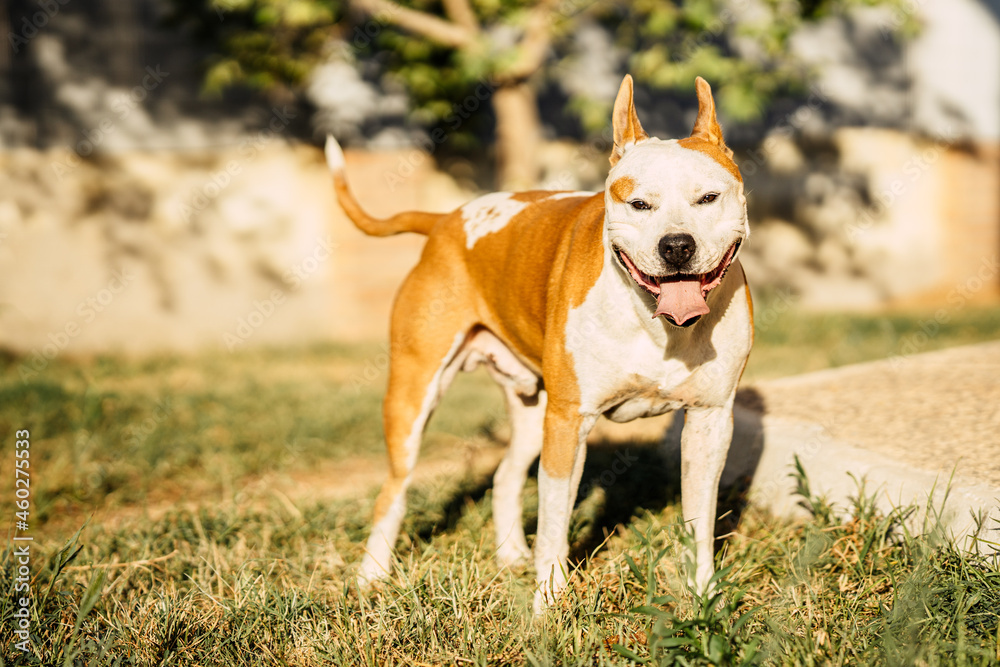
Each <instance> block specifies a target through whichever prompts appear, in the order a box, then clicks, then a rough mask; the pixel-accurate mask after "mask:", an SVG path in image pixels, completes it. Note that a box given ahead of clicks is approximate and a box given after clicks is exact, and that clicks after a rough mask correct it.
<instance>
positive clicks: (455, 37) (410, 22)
mask: <svg viewBox="0 0 1000 667" xmlns="http://www.w3.org/2000/svg"><path fill="white" fill-rule="evenodd" d="M354 4H355V6H357V7H358V8H360V9H361V10H362V11H364V12H365V13H366V14H368V15H370V16H371V17H372V18H373V19H375V20H377V21H382V22H385V23H393V24H395V25H397V26H399V27H400V28H403V29H404V30H408V31H410V32H413V33H416V34H418V35H420V36H422V37H426V38H427V39H429V40H431V41H432V42H437V43H438V44H442V45H444V46H452V47H455V48H456V49H461V48H465V47H468V46H469V45H471V44H472V41H473V36H472V33H470V32H469V30H468V29H466V28H464V27H462V26H459V25H456V24H455V23H452V22H451V21H445V20H443V19H439V18H438V17H436V16H433V15H431V14H427V13H425V12H421V11H417V10H415V9H409V8H407V7H401V6H399V5H397V4H396V3H395V2H392V0H354Z"/></svg>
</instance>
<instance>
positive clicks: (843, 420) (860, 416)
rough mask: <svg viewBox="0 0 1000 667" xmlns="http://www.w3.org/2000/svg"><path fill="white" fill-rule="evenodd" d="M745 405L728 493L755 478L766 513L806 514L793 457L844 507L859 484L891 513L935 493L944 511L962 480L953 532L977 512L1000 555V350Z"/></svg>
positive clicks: (864, 372)
mask: <svg viewBox="0 0 1000 667" xmlns="http://www.w3.org/2000/svg"><path fill="white" fill-rule="evenodd" d="M738 403H739V405H738V406H737V409H736V435H735V437H734V443H733V452H732V455H731V457H730V464H729V466H728V467H727V471H726V474H725V476H724V480H723V481H724V482H726V481H730V482H731V481H733V480H734V479H735V478H736V477H738V476H741V475H746V474H751V475H752V476H753V482H752V484H751V498H752V499H754V500H755V501H756V502H760V503H763V504H765V505H768V506H769V507H771V508H772V509H773V510H774V511H776V512H778V513H783V514H785V513H793V512H795V503H796V499H795V498H794V497H793V496H792V495H791V494H790V490H791V488H792V487H793V481H792V480H791V479H790V478H789V477H788V472H789V470H790V466H791V462H792V460H793V456H794V455H798V457H799V459H800V460H801V461H802V463H803V465H804V467H805V469H806V472H807V474H808V476H809V479H810V481H811V483H812V485H813V487H814V488H815V489H818V490H819V491H821V492H824V493H826V494H828V496H829V497H830V498H832V499H834V500H836V501H839V502H840V503H841V504H842V505H843V504H845V503H846V502H847V499H848V498H849V497H850V496H851V495H854V494H856V492H857V486H856V484H855V482H854V481H853V480H852V479H851V477H850V475H849V474H848V473H850V474H853V475H854V476H855V477H857V478H861V477H866V478H867V483H868V485H867V488H868V490H869V491H875V490H877V491H878V498H879V499H880V502H881V503H882V504H883V505H884V506H886V507H887V506H889V505H891V504H893V503H895V504H899V503H910V502H914V501H916V502H919V503H922V504H924V503H926V501H927V500H928V497H929V495H930V494H931V492H932V490H933V491H934V496H933V499H934V502H935V504H936V506H938V507H941V506H942V503H943V502H944V488H945V487H946V486H948V482H949V478H951V485H950V491H949V495H948V499H947V504H946V505H945V506H944V514H945V523H946V524H947V526H948V527H949V528H950V529H951V530H953V531H954V532H955V533H956V534H957V535H961V534H965V533H967V532H968V531H969V530H970V529H971V527H972V526H973V525H974V522H973V521H972V519H971V516H970V511H971V512H977V511H983V512H986V513H987V514H988V515H990V516H991V517H992V519H988V520H987V522H986V525H987V528H988V530H987V531H986V532H984V533H983V535H982V536H983V537H984V538H985V539H988V540H990V541H992V542H994V543H996V547H994V548H1000V341H997V342H992V343H986V344H980V345H972V346H967V347H960V348H953V349H950V350H942V351H938V352H931V353H926V354H918V355H912V356H908V357H902V358H895V359H888V360H884V361H878V362H872V363H866V364H858V365H855V366H847V367H843V368H836V369H830V370H825V371H820V372H817V373H809V374H806V375H800V376H795V377H789V378H782V379H779V380H772V381H765V382H761V383H759V384H757V385H755V386H753V387H749V388H747V389H745V390H743V391H742V393H741V396H740V400H739V401H738ZM952 475H954V476H953V477H952ZM980 546H981V547H984V546H986V545H980ZM986 548H988V546H986Z"/></svg>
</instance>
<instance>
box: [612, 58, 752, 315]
mask: <svg viewBox="0 0 1000 667" xmlns="http://www.w3.org/2000/svg"><path fill="white" fill-rule="evenodd" d="M696 87H697V89H698V118H697V120H696V121H695V124H694V130H693V131H692V132H691V136H690V137H688V138H686V139H681V140H679V141H678V140H674V139H671V140H669V141H662V140H660V139H657V138H655V137H650V136H649V135H647V134H646V133H645V132H644V131H643V129H642V126H641V125H640V124H639V118H638V117H637V116H636V113H635V105H634V104H633V103H632V77H630V76H628V75H626V76H625V80H624V81H622V85H621V88H620V89H619V91H618V97H617V99H616V100H615V108H614V113H613V118H612V123H613V125H614V139H615V145H614V148H613V150H612V152H611V171H610V173H609V174H608V180H607V187H606V188H605V195H604V199H605V208H606V217H605V224H606V238H607V240H608V242H609V243H610V250H611V252H612V254H613V255H614V257H615V259H616V261H617V262H618V264H619V268H620V269H621V271H622V272H623V277H625V278H626V279H627V280H630V281H632V282H634V283H635V286H636V288H637V289H640V290H644V291H645V292H648V293H649V294H651V295H652V296H653V297H654V298H655V299H656V310H655V312H654V315H653V317H659V316H660V315H663V316H665V317H666V318H667V320H668V321H669V322H670V323H671V324H673V325H675V326H689V325H691V324H694V323H695V322H696V321H697V320H698V319H699V318H700V317H701V316H702V315H704V314H706V313H708V312H709V307H708V303H707V301H706V299H707V297H708V295H709V293H710V292H711V291H712V290H713V289H714V288H715V287H717V286H718V285H719V284H720V283H721V282H722V278H723V276H724V275H725V273H726V270H727V269H728V268H729V266H730V264H732V262H733V260H734V258H735V257H736V253H737V251H739V248H740V244H741V243H742V242H743V241H744V239H746V238H747V236H748V235H749V233H750V230H749V227H748V226H747V212H746V197H745V196H744V194H743V179H742V177H741V176H740V171H739V168H738V167H737V166H736V163H735V162H733V159H732V156H733V152H732V151H731V150H730V149H729V148H727V147H726V145H725V143H724V142H723V140H722V130H721V129H720V128H719V123H718V121H717V120H716V118H715V101H714V100H713V99H712V89H711V88H710V87H709V85H708V83H707V82H706V81H705V80H704V79H702V78H701V77H698V79H697V80H696Z"/></svg>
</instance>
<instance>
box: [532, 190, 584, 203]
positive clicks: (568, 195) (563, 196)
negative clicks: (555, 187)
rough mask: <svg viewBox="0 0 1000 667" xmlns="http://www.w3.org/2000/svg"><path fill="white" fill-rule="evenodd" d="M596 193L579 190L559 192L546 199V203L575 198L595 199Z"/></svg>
mask: <svg viewBox="0 0 1000 667" xmlns="http://www.w3.org/2000/svg"><path fill="white" fill-rule="evenodd" d="M595 194H597V193H596V192H584V191H583V190H578V191H577V192H557V193H555V194H554V195H549V196H548V197H546V198H545V201H556V200H559V199H572V198H573V197H593V196H594V195H595Z"/></svg>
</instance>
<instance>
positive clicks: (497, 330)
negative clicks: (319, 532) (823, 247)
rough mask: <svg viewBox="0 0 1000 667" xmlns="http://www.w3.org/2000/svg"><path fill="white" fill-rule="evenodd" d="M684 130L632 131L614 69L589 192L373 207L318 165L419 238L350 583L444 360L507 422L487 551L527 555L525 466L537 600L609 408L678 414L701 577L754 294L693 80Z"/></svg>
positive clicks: (340, 194) (631, 110) (386, 507)
mask: <svg viewBox="0 0 1000 667" xmlns="http://www.w3.org/2000/svg"><path fill="white" fill-rule="evenodd" d="M696 90H697V95H698V115H697V119H696V121H695V124H694V129H693V130H692V132H691V135H690V136H689V137H686V138H684V139H680V140H660V139H657V138H654V137H650V136H648V135H647V134H646V132H645V131H644V130H643V129H642V126H641V125H640V123H639V119H638V116H637V115H636V111H635V105H634V103H633V86H632V78H631V76H628V75H626V76H625V78H624V80H623V81H622V84H621V88H620V89H619V91H618V96H617V98H616V100H615V105H614V110H613V112H612V115H613V118H612V124H613V128H614V147H613V149H612V152H611V156H610V161H611V169H610V172H609V174H608V178H607V182H606V188H605V191H604V192H600V193H590V192H551V191H529V192H519V193H509V192H498V193H493V194H488V195H485V196H482V197H479V198H478V199H475V200H473V201H471V202H469V203H468V204H466V205H464V206H462V207H461V208H459V209H457V210H455V211H452V212H451V213H443V214H436V213H421V212H406V213H400V214H397V215H394V216H392V217H389V218H386V219H375V218H373V217H371V216H369V215H368V214H367V213H365V212H364V210H363V209H362V208H361V206H360V205H359V204H358V202H357V200H355V198H354V196H353V195H352V194H351V191H350V189H349V187H348V184H347V180H346V178H345V170H344V158H343V153H342V152H341V149H340V146H339V145H338V144H337V142H336V140H335V139H334V138H333V137H332V136H331V137H328V139H327V146H326V156H327V163H328V165H329V168H330V171H331V173H332V177H333V184H334V188H335V190H336V194H337V198H338V200H339V202H340V205H341V207H342V208H343V209H344V212H345V213H346V214H347V216H348V217H349V218H350V219H351V220H352V221H353V222H354V224H355V225H356V226H357V227H358V228H360V229H361V231H363V232H364V233H366V234H369V235H374V236H387V235H391V234H399V233H402V232H413V233H417V234H424V235H426V236H427V242H426V245H425V246H424V249H423V254H422V255H421V258H420V261H419V263H418V264H417V265H416V267H415V268H414V269H413V270H412V271H411V272H410V274H409V275H408V277H407V278H406V280H405V281H404V283H403V285H402V286H401V287H400V289H399V292H398V293H397V295H396V300H395V303H394V305H393V310H392V318H391V326H390V359H391V361H390V369H389V381H388V389H387V391H386V395H385V401H384V405H383V419H384V427H385V438H386V445H387V448H388V454H389V468H390V469H389V476H388V479H387V481H386V482H385V484H384V485H383V487H382V489H381V491H380V493H379V495H378V498H377V500H376V503H375V516H374V522H373V527H372V530H371V534H370V537H369V539H368V542H367V546H366V554H365V556H364V559H363V560H362V563H361V566H360V571H359V574H358V581H359V583H360V584H361V585H362V586H366V585H368V584H370V583H371V582H373V581H375V580H378V579H382V578H384V577H386V576H387V575H388V573H389V571H390V559H391V556H392V549H393V546H394V544H395V542H396V538H397V536H398V533H399V527H400V523H401V521H402V519H403V515H404V513H405V511H406V490H407V486H408V484H409V481H410V476H411V473H412V471H413V468H414V465H415V463H416V461H417V455H418V452H419V449H420V442H421V437H422V434H423V431H424V427H425V426H426V424H427V420H428V419H429V418H430V416H431V413H432V412H433V410H434V408H435V406H436V405H437V404H438V401H439V399H440V398H441V396H442V394H443V393H444V391H445V389H446V388H447V387H448V385H449V383H450V382H451V381H452V379H453V378H454V377H455V375H456V374H457V373H458V372H459V371H460V370H465V371H468V370H473V369H474V368H476V367H477V366H479V365H481V364H482V365H485V366H486V368H487V369H488V371H489V373H490V374H491V375H492V377H493V378H494V379H495V380H496V381H497V382H498V383H499V384H500V386H501V387H502V389H503V391H504V394H505V398H506V403H507V408H508V411H509V415H510V421H511V429H512V435H511V440H510V445H509V448H508V451H507V452H506V454H505V456H504V458H503V460H502V462H501V463H500V466H499V467H498V469H497V471H496V475H495V478H494V488H493V518H494V522H495V524H496V556H497V558H498V560H499V562H500V563H501V564H503V565H508V566H513V565H515V564H519V563H523V562H525V561H527V560H528V559H529V558H530V556H531V551H530V550H529V548H528V544H527V541H526V540H525V536H524V530H523V527H522V523H521V522H522V519H521V491H522V488H523V486H524V482H525V478H526V476H527V472H528V469H529V467H530V466H531V464H532V463H533V462H534V460H535V459H536V457H538V456H539V454H540V455H541V461H540V465H539V468H538V494H539V508H538V532H537V535H536V537H535V544H534V560H535V569H536V583H537V588H536V591H535V599H534V609H535V612H536V613H540V612H541V611H542V610H544V609H545V608H546V607H547V606H548V605H550V604H551V603H552V602H553V601H554V600H555V599H556V597H557V596H558V594H559V592H560V591H561V590H562V589H563V588H564V587H565V586H566V582H567V577H568V574H567V562H566V561H567V556H568V553H569V544H568V538H567V531H568V528H569V521H570V514H571V512H572V510H573V505H574V503H575V500H576V496H577V490H578V486H579V483H580V476H581V473H582V472H583V463H584V458H585V456H586V439H587V434H588V433H589V432H590V430H591V428H592V427H593V426H594V424H595V422H596V421H597V419H598V417H600V416H601V415H604V416H605V417H607V418H609V419H611V420H613V421H616V422H625V421H630V420H632V419H636V418H638V417H649V416H654V415H660V414H663V413H665V412H668V411H671V410H679V409H684V410H685V411H686V412H685V425H684V429H683V435H682V438H681V496H682V500H681V503H682V508H683V514H684V519H685V521H687V522H690V523H691V524H692V525H693V531H694V538H695V553H693V554H690V555H689V556H688V557H689V558H692V559H693V561H694V563H695V568H694V575H693V581H692V582H691V584H692V585H693V586H695V587H696V589H697V591H700V592H703V593H704V592H708V589H709V586H710V583H711V578H712V575H713V571H714V564H713V554H714V552H713V541H714V528H715V519H716V501H717V495H718V485H719V478H720V475H721V473H722V469H723V464H724V463H725V460H726V455H727V452H728V449H729V444H730V440H731V437H732V430H733V401H734V397H735V394H736V386H737V384H738V382H739V378H740V376H741V374H742V372H743V368H744V366H745V365H746V361H747V357H748V355H749V353H750V348H751V346H752V345H753V305H752V302H751V297H750V290H749V287H748V286H747V282H746V276H745V275H744V272H743V269H742V267H741V266H740V263H739V260H738V259H737V256H738V254H739V250H740V247H741V245H742V244H743V243H744V241H746V239H747V238H748V236H749V233H750V230H749V227H748V220H747V209H746V197H745V195H744V192H743V180H742V177H741V175H740V171H739V168H738V167H737V166H736V164H735V162H733V153H732V151H731V150H730V149H729V148H728V147H727V146H726V144H725V143H724V141H723V137H722V131H721V129H720V127H719V123H718V121H717V119H716V113H715V102H714V99H713V97H712V90H711V88H710V86H709V85H708V83H707V82H706V81H705V80H704V79H702V78H701V77H698V78H697V80H696Z"/></svg>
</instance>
